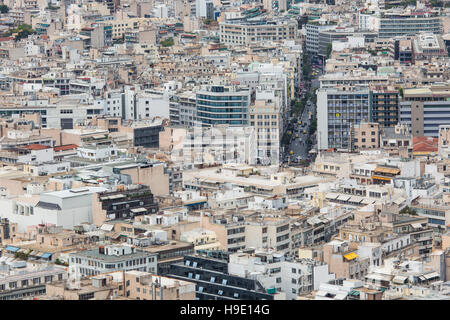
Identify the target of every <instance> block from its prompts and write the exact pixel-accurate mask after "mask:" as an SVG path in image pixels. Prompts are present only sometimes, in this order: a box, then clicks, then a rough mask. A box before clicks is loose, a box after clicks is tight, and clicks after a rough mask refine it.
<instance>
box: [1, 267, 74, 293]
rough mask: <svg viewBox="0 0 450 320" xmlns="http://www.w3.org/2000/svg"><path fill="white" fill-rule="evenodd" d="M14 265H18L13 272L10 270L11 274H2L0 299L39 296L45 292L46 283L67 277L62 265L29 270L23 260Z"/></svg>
mask: <svg viewBox="0 0 450 320" xmlns="http://www.w3.org/2000/svg"><path fill="white" fill-rule="evenodd" d="M3 262H4V259H3ZM13 265H14V264H13ZM15 265H16V266H18V267H19V265H20V267H19V268H14V270H15V272H14V271H13V270H11V271H13V272H11V274H7V275H5V274H3V278H2V279H1V280H0V300H23V299H24V298H29V297H36V296H41V295H44V294H45V293H46V285H47V284H50V283H53V282H57V281H62V280H65V279H67V272H66V271H65V270H64V268H62V267H58V266H51V267H48V268H37V269H36V270H31V269H26V268H25V266H26V265H27V262H25V261H22V262H16V263H15ZM7 266H9V265H7Z"/></svg>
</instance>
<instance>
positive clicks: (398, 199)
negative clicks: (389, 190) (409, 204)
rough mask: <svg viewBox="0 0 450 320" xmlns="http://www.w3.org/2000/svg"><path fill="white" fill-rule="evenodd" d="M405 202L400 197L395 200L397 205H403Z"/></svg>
mask: <svg viewBox="0 0 450 320" xmlns="http://www.w3.org/2000/svg"><path fill="white" fill-rule="evenodd" d="M405 201H406V199H405V198H402V197H400V198H397V199H395V200H394V203H395V204H402V203H403V202H405Z"/></svg>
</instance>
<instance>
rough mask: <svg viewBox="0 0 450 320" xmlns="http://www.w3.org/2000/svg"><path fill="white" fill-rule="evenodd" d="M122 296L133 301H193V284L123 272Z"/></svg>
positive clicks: (133, 272) (139, 273)
mask: <svg viewBox="0 0 450 320" xmlns="http://www.w3.org/2000/svg"><path fill="white" fill-rule="evenodd" d="M123 282H124V283H125V287H124V295H125V297H127V298H130V299H134V300H195V283H193V282H188V281H183V280H175V279H172V278H167V277H161V276H156V275H152V274H150V273H147V272H142V271H134V270H133V271H128V272H125V276H124V281H123Z"/></svg>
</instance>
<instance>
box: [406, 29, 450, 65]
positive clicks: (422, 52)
mask: <svg viewBox="0 0 450 320" xmlns="http://www.w3.org/2000/svg"><path fill="white" fill-rule="evenodd" d="M412 46H413V59H414V61H417V60H429V59H431V58H432V57H446V56H447V48H446V47H445V44H444V41H443V39H442V37H441V36H440V35H436V34H432V33H421V34H419V35H417V36H416V37H415V38H414V39H413V40H412Z"/></svg>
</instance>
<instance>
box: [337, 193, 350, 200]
mask: <svg viewBox="0 0 450 320" xmlns="http://www.w3.org/2000/svg"><path fill="white" fill-rule="evenodd" d="M350 198H351V196H346V195H343V194H341V195H340V196H339V197H337V200H340V201H348V199H350Z"/></svg>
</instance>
